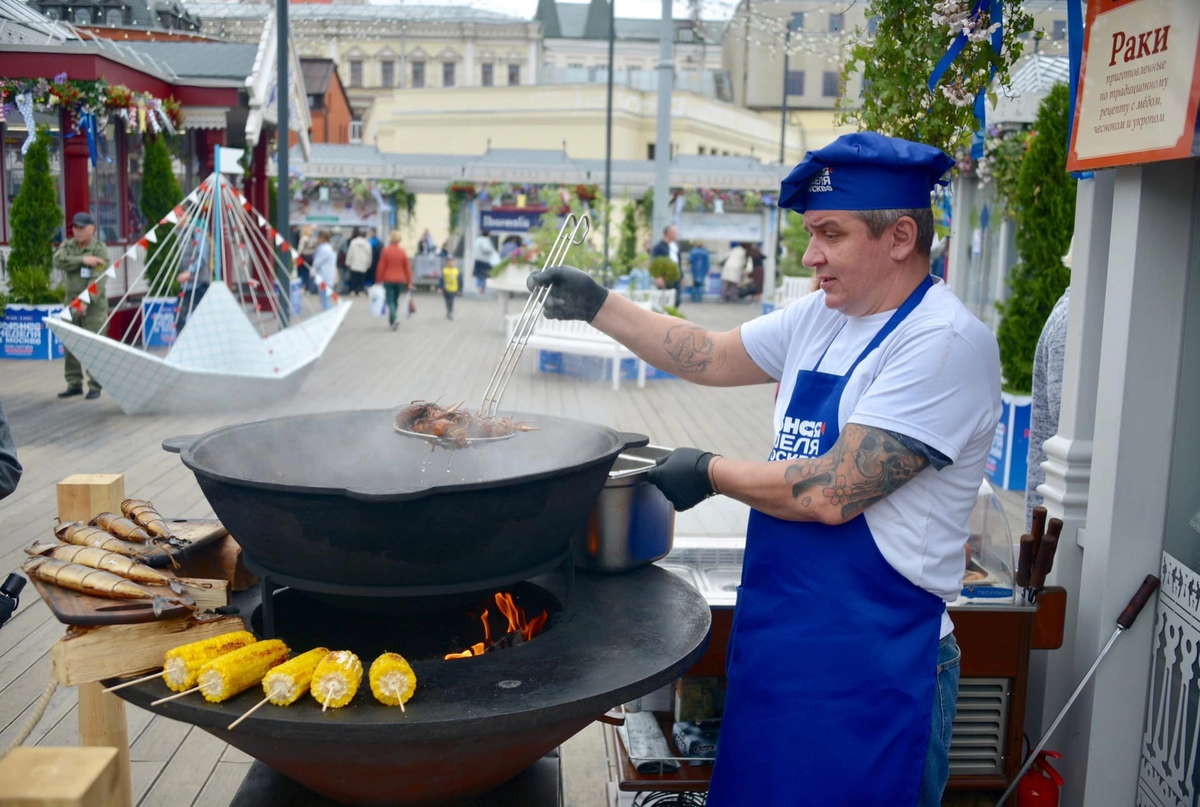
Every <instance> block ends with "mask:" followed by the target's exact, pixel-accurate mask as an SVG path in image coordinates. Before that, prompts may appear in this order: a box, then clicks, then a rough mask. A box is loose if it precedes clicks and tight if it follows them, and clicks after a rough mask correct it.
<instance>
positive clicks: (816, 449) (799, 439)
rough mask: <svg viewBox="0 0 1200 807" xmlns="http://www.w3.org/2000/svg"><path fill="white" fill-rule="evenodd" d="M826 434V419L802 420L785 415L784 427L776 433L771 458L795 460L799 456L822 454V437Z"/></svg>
mask: <svg viewBox="0 0 1200 807" xmlns="http://www.w3.org/2000/svg"><path fill="white" fill-rule="evenodd" d="M824 436H825V421H823V420H800V419H799V418H793V417H784V419H783V427H782V428H781V429H780V430H779V433H778V434H776V435H775V447H774V448H773V449H772V450H771V457H770V459H771V460H794V459H796V458H797V457H819V456H821V453H822V452H821V438H822V437H824Z"/></svg>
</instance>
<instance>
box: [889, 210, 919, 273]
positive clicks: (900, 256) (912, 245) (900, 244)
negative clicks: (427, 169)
mask: <svg viewBox="0 0 1200 807" xmlns="http://www.w3.org/2000/svg"><path fill="white" fill-rule="evenodd" d="M891 230H892V233H891V238H892V248H891V251H890V257H891V258H892V260H894V261H898V262H901V263H903V262H904V261H907V260H908V259H909V258H910V257H912V254H913V252H915V251H916V248H917V222H916V221H915V220H913V218H912V217H911V216H901V217H900V220H899V221H897V222H896V223H895V224H893V225H892V227H891Z"/></svg>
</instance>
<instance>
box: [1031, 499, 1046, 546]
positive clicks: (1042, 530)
mask: <svg viewBox="0 0 1200 807" xmlns="http://www.w3.org/2000/svg"><path fill="white" fill-rule="evenodd" d="M1046 515H1047V513H1046V508H1045V507H1044V506H1043V505H1040V504H1039V505H1038V506H1037V507H1035V508H1033V516H1032V518H1031V519H1030V523H1029V534H1030V535H1032V536H1033V548H1034V550H1035V551H1034V556H1035V557H1036V556H1037V552H1036V550H1037V548H1038V547H1039V546H1040V545H1041V543H1042V538H1043V536H1045V534H1046Z"/></svg>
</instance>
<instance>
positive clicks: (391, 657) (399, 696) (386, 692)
mask: <svg viewBox="0 0 1200 807" xmlns="http://www.w3.org/2000/svg"><path fill="white" fill-rule="evenodd" d="M368 678H369V679H370V681H371V694H373V695H374V696H375V700H377V701H379V702H380V703H382V704H385V705H387V706H399V707H401V708H403V707H404V703H405V701H407V700H408V699H409V698H411V697H412V696H413V692H415V691H416V689H417V674H416V673H415V672H413V668H412V667H410V666H409V664H408V662H407V661H405V659H404V656H402V655H400V654H399V653H384V654H383V655H382V656H380V657H379V658H377V659H375V661H373V662H372V663H371V673H370V675H369V676H368Z"/></svg>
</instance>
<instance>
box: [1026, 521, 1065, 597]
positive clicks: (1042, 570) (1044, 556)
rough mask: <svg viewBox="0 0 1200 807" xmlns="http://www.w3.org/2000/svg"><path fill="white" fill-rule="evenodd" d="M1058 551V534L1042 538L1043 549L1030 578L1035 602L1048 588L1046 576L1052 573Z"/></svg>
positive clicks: (1051, 533) (1050, 534)
mask: <svg viewBox="0 0 1200 807" xmlns="http://www.w3.org/2000/svg"><path fill="white" fill-rule="evenodd" d="M1060 524H1061V522H1060ZM1060 529H1061V526H1060ZM1057 550H1058V534H1057V533H1054V532H1048V533H1046V536H1045V537H1044V538H1042V547H1041V549H1039V550H1038V555H1037V559H1036V560H1034V562H1033V573H1032V574H1030V576H1029V585H1030V587H1031V588H1032V589H1033V599H1035V600H1036V599H1037V597H1038V595H1039V594H1041V593H1042V589H1043V588H1045V587H1046V575H1047V574H1048V573H1049V572H1050V567H1051V566H1053V565H1054V553H1055V551H1057Z"/></svg>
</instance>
